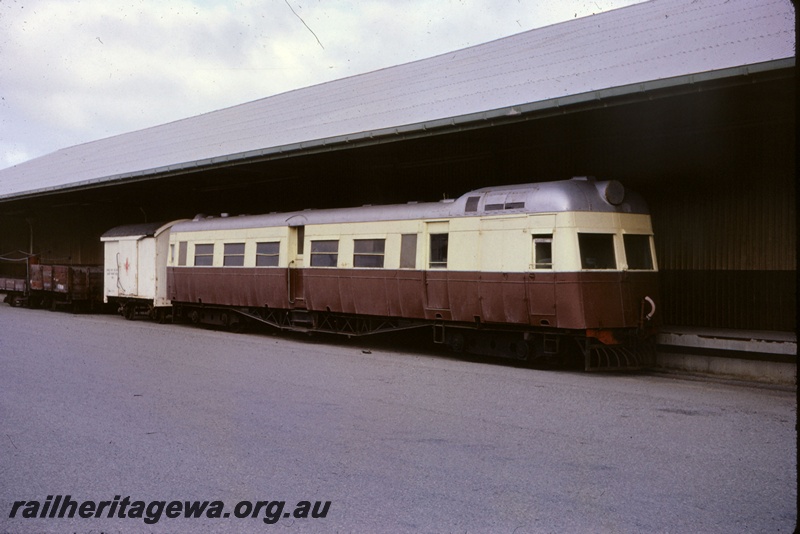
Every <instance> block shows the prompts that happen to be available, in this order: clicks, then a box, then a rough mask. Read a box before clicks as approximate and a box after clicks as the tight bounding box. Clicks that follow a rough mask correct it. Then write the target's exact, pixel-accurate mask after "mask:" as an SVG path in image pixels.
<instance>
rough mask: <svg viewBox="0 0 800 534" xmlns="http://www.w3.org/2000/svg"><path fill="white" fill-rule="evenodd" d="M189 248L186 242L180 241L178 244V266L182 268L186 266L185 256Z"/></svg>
mask: <svg viewBox="0 0 800 534" xmlns="http://www.w3.org/2000/svg"><path fill="white" fill-rule="evenodd" d="M188 248H189V243H188V242H186V241H180V242H179V243H178V265H180V266H184V265H186V255H187V252H186V251H187V249H188Z"/></svg>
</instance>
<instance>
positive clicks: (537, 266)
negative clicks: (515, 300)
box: [526, 233, 556, 326]
mask: <svg viewBox="0 0 800 534" xmlns="http://www.w3.org/2000/svg"><path fill="white" fill-rule="evenodd" d="M532 252H533V256H532V258H531V270H530V272H529V273H528V282H527V284H526V286H527V293H528V295H527V296H528V313H529V314H530V322H531V324H532V325H534V326H555V324H556V321H555V315H556V281H555V274H554V273H553V234H552V233H550V234H533V249H532Z"/></svg>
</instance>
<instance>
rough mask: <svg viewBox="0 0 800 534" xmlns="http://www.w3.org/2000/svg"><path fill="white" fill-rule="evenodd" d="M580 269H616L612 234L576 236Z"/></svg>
mask: <svg viewBox="0 0 800 534" xmlns="http://www.w3.org/2000/svg"><path fill="white" fill-rule="evenodd" d="M578 246H579V247H580V249H581V268H582V269H616V268H617V259H616V256H615V255H614V235H613V234H578Z"/></svg>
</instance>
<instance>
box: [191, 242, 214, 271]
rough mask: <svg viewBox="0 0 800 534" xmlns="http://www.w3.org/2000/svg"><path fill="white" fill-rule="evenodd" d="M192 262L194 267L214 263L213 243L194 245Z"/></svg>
mask: <svg viewBox="0 0 800 534" xmlns="http://www.w3.org/2000/svg"><path fill="white" fill-rule="evenodd" d="M194 264H195V266H196V267H210V266H212V265H214V245H213V244H211V245H195V246H194Z"/></svg>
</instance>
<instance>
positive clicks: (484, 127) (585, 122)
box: [0, 0, 796, 332]
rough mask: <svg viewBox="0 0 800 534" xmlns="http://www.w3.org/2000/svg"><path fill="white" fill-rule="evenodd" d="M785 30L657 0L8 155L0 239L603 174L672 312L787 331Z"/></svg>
mask: <svg viewBox="0 0 800 534" xmlns="http://www.w3.org/2000/svg"><path fill="white" fill-rule="evenodd" d="M794 43H795V12H794V8H793V5H792V3H791V2H789V1H788V0H764V1H761V2H752V1H749V0H651V1H649V2H644V3H641V4H637V5H634V6H630V7H626V8H622V9H618V10H613V11H608V12H605V13H601V14H598V15H594V16H591V17H585V18H581V19H575V20H572V21H569V22H565V23H561V24H556V25H552V26H548V27H545V28H540V29H535V30H531V31H527V32H524V33H520V34H518V35H514V36H511V37H507V38H504V39H499V40H496V41H493V42H489V43H486V44H482V45H478V46H473V47H470V48H466V49H463V50H457V51H454V52H452V53H448V54H443V55H440V56H437V57H433V58H429V59H425V60H421V61H416V62H413V63H408V64H404V65H399V66H396V67H392V68H388V69H383V70H379V71H375V72H370V73H367V74H363V75H359V76H353V77H350V78H345V79H341V80H336V81H333V82H329V83H323V84H320V85H315V86H312V87H307V88H303V89H298V90H295V91H290V92H287V93H283V94H279V95H275V96H270V97H267V98H263V99H260V100H256V101H254V102H248V103H244V104H241V105H238V106H234V107H231V108H227V109H222V110H217V111H211V112H209V113H206V114H204V115H200V116H196V117H191V118H187V119H184V120H179V121H175V122H172V123H168V124H163V125H160V126H156V127H153V128H148V129H144V130H140V131H135V132H130V133H127V134H123V135H118V136H115V137H110V138H106V139H101V140H98V141H93V142H90V143H85V144H82V145H78V146H73V147H67V148H63V149H61V150H58V151H56V152H54V153H52V154H48V155H45V156H43V157H40V158H36V159H34V160H31V161H28V162H24V163H21V164H19V165H16V166H14V167H11V168H7V169H4V170H0V227H2V228H3V232H2V233H0V254H3V253H7V252H9V251H14V250H18V249H21V250H25V251H30V252H35V253H37V254H40V255H42V257H43V258H45V259H48V258H52V259H59V260H64V259H67V260H68V261H73V262H78V263H102V257H101V250H102V249H101V247H100V241H99V236H100V235H101V234H102V233H103V232H105V231H106V230H107V229H108V228H111V227H113V226H117V225H120V224H134V223H143V222H148V221H152V220H169V219H178V218H183V217H187V216H188V217H191V216H193V215H194V214H195V213H197V212H205V213H215V212H229V213H245V212H247V213H259V212H268V211H275V210H281V211H283V210H293V209H302V208H309V207H332V206H350V205H359V204H363V203H371V204H377V203H384V202H404V201H409V200H429V199H436V198H441V196H442V195H448V196H451V197H455V196H458V195H459V194H461V193H463V192H465V191H467V190H470V189H476V188H479V187H484V186H487V185H498V184H513V183H525V182H536V181H546V180H553V179H561V178H569V177H571V176H574V175H595V176H597V177H598V178H599V179H617V180H620V181H622V182H623V183H624V184H625V185H626V186H628V187H630V188H632V189H636V190H637V191H638V192H640V193H641V194H642V195H643V196H644V197H645V198H646V199H647V200H648V201H649V203H650V206H651V209H652V212H653V217H654V225H655V231H656V243H657V252H658V255H659V262H660V268H661V272H662V280H663V283H662V294H663V295H664V306H663V310H662V311H663V313H664V316H663V317H664V320H665V322H667V323H668V324H670V325H676V326H685V327H701V328H725V329H736V330H761V331H783V332H793V331H794V328H795V320H796V303H795V277H796V259H795V245H796V234H795V229H796V214H795V189H794V176H795V142H796V140H795V127H796V120H795V99H796V97H795V95H796V76H795V48H794ZM3 268H4V267H3V266H2V265H0V269H3Z"/></svg>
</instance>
